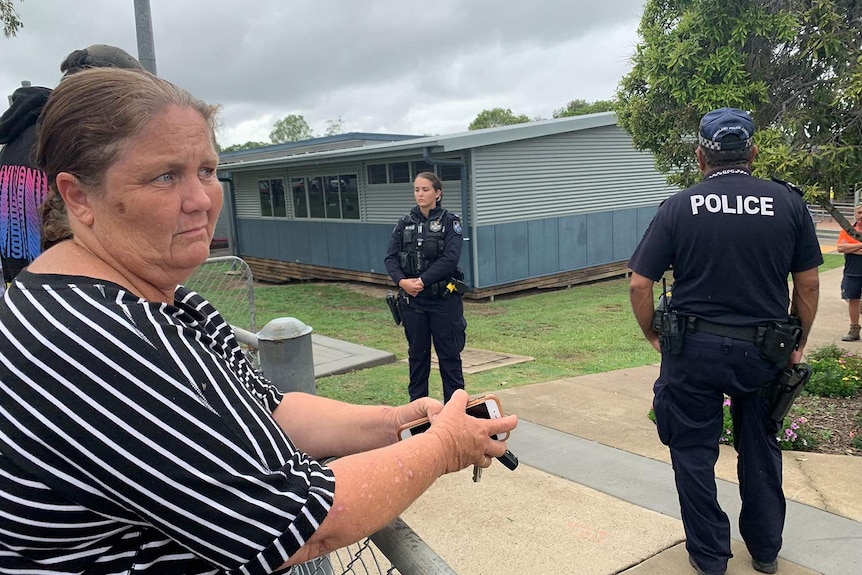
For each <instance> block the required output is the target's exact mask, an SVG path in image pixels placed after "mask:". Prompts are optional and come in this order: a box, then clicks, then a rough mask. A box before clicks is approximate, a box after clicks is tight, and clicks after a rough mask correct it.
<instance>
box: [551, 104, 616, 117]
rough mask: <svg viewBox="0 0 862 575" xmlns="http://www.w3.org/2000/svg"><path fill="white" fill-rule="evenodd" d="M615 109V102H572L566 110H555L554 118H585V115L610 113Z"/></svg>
mask: <svg viewBox="0 0 862 575" xmlns="http://www.w3.org/2000/svg"><path fill="white" fill-rule="evenodd" d="M613 109H614V101H613V100H596V101H595V102H593V103H589V102H587V101H586V100H572V101H571V102H569V103H568V104H566V106H565V107H564V108H560V109H558V110H554V117H555V118H568V117H570V116H583V115H584V114H595V113H597V112H610V111H612V110H613Z"/></svg>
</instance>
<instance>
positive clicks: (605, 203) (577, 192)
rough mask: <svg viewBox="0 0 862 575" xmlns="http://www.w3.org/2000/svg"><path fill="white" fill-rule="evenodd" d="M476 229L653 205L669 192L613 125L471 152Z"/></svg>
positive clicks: (643, 156) (647, 157) (649, 158)
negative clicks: (478, 227)
mask: <svg viewBox="0 0 862 575" xmlns="http://www.w3.org/2000/svg"><path fill="white" fill-rule="evenodd" d="M472 168H473V174H474V179H473V182H474V196H475V198H474V201H475V206H476V209H475V214H476V222H475V223H476V224H477V225H488V224H498V223H505V222H518V221H527V220H535V219H538V218H548V217H559V216H564V215H574V214H586V213H591V212H601V211H610V210H618V209H621V208H636V207H641V206H657V205H658V204H659V203H660V202H661V201H662V200H663V199H665V198H666V197H668V196H669V195H671V194H672V193H673V192H674V191H675V189H674V188H669V187H668V186H667V184H666V183H665V177H664V176H663V175H662V174H660V173H658V172H657V171H656V170H655V168H654V165H653V159H652V156H650V155H649V154H646V153H642V152H638V151H636V150H635V149H634V148H633V147H632V145H631V138H630V137H629V136H628V135H627V134H626V133H625V132H623V131H622V130H621V129H620V128H618V127H616V126H607V127H603V128H595V129H591V130H584V131H580V132H571V133H568V134H560V135H556V136H548V137H544V138H536V139H531V140H523V141H520V142H511V143H506V144H499V145H494V146H487V147H484V148H477V149H475V150H474V151H473V165H472Z"/></svg>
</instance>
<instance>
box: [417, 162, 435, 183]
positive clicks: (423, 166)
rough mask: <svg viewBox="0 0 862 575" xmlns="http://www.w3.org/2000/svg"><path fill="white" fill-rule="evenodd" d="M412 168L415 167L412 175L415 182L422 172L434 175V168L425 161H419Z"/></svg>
mask: <svg viewBox="0 0 862 575" xmlns="http://www.w3.org/2000/svg"><path fill="white" fill-rule="evenodd" d="M412 167H413V170H412V174H413V178H412V179H413V180H415V179H416V176H418V175H419V174H421V173H422V172H431V173H432V174H433V173H434V166H432V165H431V164H429V163H427V162H425V161H424V160H419V161H418V162H413V166H412Z"/></svg>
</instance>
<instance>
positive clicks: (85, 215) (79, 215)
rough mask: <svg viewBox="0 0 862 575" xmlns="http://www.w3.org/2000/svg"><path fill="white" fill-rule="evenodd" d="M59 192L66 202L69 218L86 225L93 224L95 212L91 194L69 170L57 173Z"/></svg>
mask: <svg viewBox="0 0 862 575" xmlns="http://www.w3.org/2000/svg"><path fill="white" fill-rule="evenodd" d="M56 185H57V193H58V194H60V197H61V198H63V203H64V204H66V213H67V214H69V218H70V219H72V218H74V219H75V220H77V221H79V222H81V223H82V224H84V225H85V226H91V225H93V220H94V214H93V209H92V207H91V205H90V196H89V195H88V193H87V191H86V190H84V188H83V187H82V186H81V183H80V182H79V181H78V178H77V177H75V176H74V175H72V174H70V173H69V172H60V173H59V174H57V180H56Z"/></svg>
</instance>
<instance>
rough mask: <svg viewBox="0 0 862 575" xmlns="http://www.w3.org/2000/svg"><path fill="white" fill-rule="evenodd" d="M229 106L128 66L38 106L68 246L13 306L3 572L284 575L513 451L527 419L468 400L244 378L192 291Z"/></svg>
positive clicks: (37, 267)
mask: <svg viewBox="0 0 862 575" xmlns="http://www.w3.org/2000/svg"><path fill="white" fill-rule="evenodd" d="M215 113H216V110H215V108H214V107H212V106H209V105H207V104H205V103H203V102H201V101H200V100H197V99H195V98H193V97H192V96H191V95H189V94H188V93H187V92H185V91H184V90H181V89H179V88H177V87H176V86H173V85H172V84H170V83H168V82H166V81H164V80H161V79H159V78H157V77H155V76H153V75H150V74H148V73H145V72H132V71H126V70H115V69H93V70H88V71H85V72H81V73H79V74H76V75H74V76H71V77H69V78H67V79H66V80H64V81H63V82H62V83H61V84H60V85H59V86H58V88H57V89H56V90H55V91H54V92H53V94H52V95H51V98H50V100H49V101H48V103H47V105H46V107H45V109H44V111H43V114H42V129H41V133H40V141H39V147H38V152H37V162H38V163H39V165H40V167H41V168H42V169H44V170H45V172H46V174H47V175H48V179H49V182H50V185H51V192H52V193H53V194H57V195H58V197H59V198H60V199H62V202H53V203H52V204H51V205H52V206H53V207H54V208H59V209H62V210H64V211H63V213H62V214H59V215H58V214H54V215H53V217H54V218H55V219H54V221H57V219H59V220H60V221H63V220H66V219H67V220H68V226H69V231H70V234H71V239H68V240H66V241H62V242H60V243H58V244H57V245H55V246H54V247H52V248H50V249H49V250H47V251H46V252H44V253H43V254H42V255H41V256H40V257H39V258H38V259H36V260H35V261H34V262H33V263H32V264H31V265H30V267H29V269H28V270H27V271H25V272H23V273H22V274H20V275H19V276H18V277H17V278H16V280H15V281H14V282H13V283H12V285H11V286H10V288H9V290H8V291H7V293H6V295H5V297H4V299H3V304H2V305H0V573H11V572H15V573H19V572H20V573H23V572H27V573H88V574H90V573H99V574H102V573H105V574H107V573H135V574H142V573H242V574H250V575H251V574H264V573H272V572H276V571H279V570H281V569H283V568H285V567H288V566H290V565H294V564H298V563H303V562H305V561H308V560H309V559H312V558H314V557H316V556H319V555H323V554H325V553H327V552H329V551H331V550H333V549H336V548H338V547H341V546H344V545H347V544H349V543H352V542H355V541H358V540H359V539H361V538H363V537H365V536H367V535H369V534H371V533H373V532H374V531H376V530H378V529H380V528H381V527H382V526H384V525H385V524H386V523H388V522H389V521H391V520H392V519H394V518H395V517H397V516H398V515H399V514H400V513H401V512H402V511H404V509H405V508H406V507H407V506H408V505H409V504H410V503H411V502H413V501H414V500H415V499H416V498H417V497H418V496H419V495H420V494H421V493H422V492H423V491H424V490H425V489H426V488H428V487H429V486H430V485H431V484H432V483H433V482H434V480H436V478H437V477H439V476H441V475H443V474H445V473H449V472H454V471H458V470H460V469H463V468H464V467H467V466H470V465H480V466H483V467H487V466H488V465H490V462H491V458H492V457H496V456H499V455H502V454H503V453H504V452H505V449H506V446H505V443H504V442H501V441H493V440H491V439H490V437H489V436H490V435H491V434H494V433H499V432H504V431H507V430H510V429H512V428H513V427H514V426H515V425H516V418H515V417H514V416H510V417H507V418H503V419H499V420H479V419H474V418H471V417H468V416H467V415H466V414H465V413H464V407H465V404H466V399H467V395H466V394H465V393H464V392H460V393H458V394H456V395H455V396H453V398H452V400H451V401H450V402H449V403H448V404H447V405H446V406H445V407H443V406H441V404H440V403H439V402H436V401H434V400H431V399H428V398H424V399H421V400H417V401H415V402H413V403H410V404H408V405H405V406H400V407H395V408H389V407H376V406H356V405H350V404H345V403H341V402H336V401H333V400H328V399H325V398H321V397H316V396H311V395H307V394H299V393H289V394H284V395H282V394H281V393H280V392H279V391H278V390H277V389H275V388H274V387H273V386H271V385H270V384H269V383H268V382H267V381H265V380H263V379H261V378H260V377H259V376H258V375H257V374H256V373H255V372H253V371H252V370H251V369H250V368H249V366H248V364H247V363H246V362H245V359H244V357H243V355H242V353H241V351H240V349H239V347H238V345H237V341H236V338H235V337H234V334H233V333H232V331H231V329H230V326H229V325H228V324H227V323H226V322H225V321H224V319H223V318H222V317H221V316H220V315H219V313H218V312H217V311H216V310H215V309H214V308H213V307H212V306H211V305H210V304H209V303H208V302H207V301H206V300H205V299H204V298H202V297H201V296H200V295H198V294H196V293H193V292H190V291H189V290H187V289H185V288H183V287H182V286H181V284H182V282H183V281H185V279H186V278H188V276H189V275H190V274H191V273H192V272H193V270H194V269H195V267H196V266H198V265H199V264H201V263H202V262H203V261H204V260H205V259H206V258H207V256H208V254H209V243H210V240H211V239H212V234H213V227H214V225H215V222H216V218H217V217H218V212H219V210H220V208H221V202H222V193H221V185H220V184H219V182H218V180H217V177H216V168H217V165H218V155H217V153H216V151H215V136H214V125H215ZM426 415H427V416H431V417H432V418H433V420H434V423H433V425H432V426H431V429H430V430H429V431H428V432H426V433H424V434H422V435H419V436H416V437H414V438H411V439H408V440H406V441H402V442H397V443H393V442H394V441H395V434H396V430H397V428H398V427H399V425H401V424H403V423H406V422H409V421H412V420H414V419H417V418H419V417H422V416H426ZM330 456H335V457H338V459H336V460H334V461H333V462H332V463H330V464H328V465H325V464H323V463H321V462H320V459H321V458H325V457H330Z"/></svg>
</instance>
